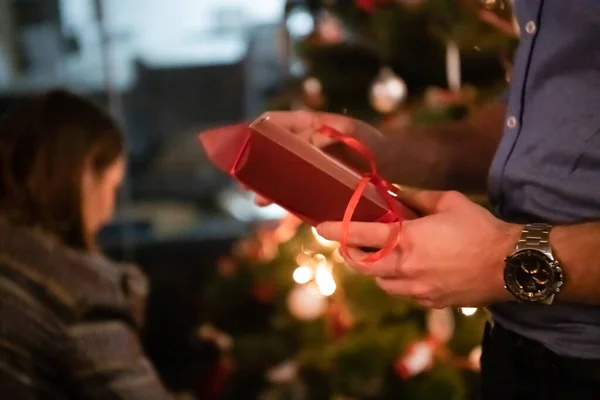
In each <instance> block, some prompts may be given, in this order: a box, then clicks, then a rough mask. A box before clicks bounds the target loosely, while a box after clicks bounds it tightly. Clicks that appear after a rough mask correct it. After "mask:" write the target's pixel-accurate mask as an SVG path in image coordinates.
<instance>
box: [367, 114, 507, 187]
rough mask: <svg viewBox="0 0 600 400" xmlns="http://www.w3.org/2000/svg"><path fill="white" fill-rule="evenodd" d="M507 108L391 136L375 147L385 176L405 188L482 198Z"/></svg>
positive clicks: (395, 133)
mask: <svg viewBox="0 0 600 400" xmlns="http://www.w3.org/2000/svg"><path fill="white" fill-rule="evenodd" d="M505 112H506V106H505V105H504V104H501V103H495V104H493V105H488V106H486V107H483V108H481V109H478V110H475V111H473V112H472V113H471V115H470V116H469V117H467V118H465V119H464V120H462V121H458V122H453V123H449V124H444V125H432V126H419V127H414V128H411V129H406V130H402V131H399V132H390V133H389V134H388V136H387V137H386V139H385V140H382V141H380V142H378V143H375V144H374V145H373V146H371V147H372V149H373V151H374V153H375V158H376V160H377V162H378V165H379V168H380V171H381V173H382V174H383V175H384V176H385V177H386V179H388V180H390V181H392V182H395V183H399V184H402V185H407V186H413V187H420V188H427V189H437V190H460V191H463V192H470V193H475V192H484V191H485V190H486V187H487V174H488V170H489V167H490V164H491V161H492V158H493V156H494V153H495V151H496V148H497V147H498V143H499V141H500V137H501V135H502V130H503V125H504V124H503V120H504V116H505Z"/></svg>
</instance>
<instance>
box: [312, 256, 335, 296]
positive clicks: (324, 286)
mask: <svg viewBox="0 0 600 400" xmlns="http://www.w3.org/2000/svg"><path fill="white" fill-rule="evenodd" d="M315 281H316V282H317V285H318V286H319V291H320V292H321V294H322V295H323V296H331V295H332V294H333V293H334V292H335V289H337V285H336V284H335V281H334V280H333V275H331V268H330V267H329V265H328V264H326V263H324V264H321V265H319V267H318V268H317V274H316V275H315Z"/></svg>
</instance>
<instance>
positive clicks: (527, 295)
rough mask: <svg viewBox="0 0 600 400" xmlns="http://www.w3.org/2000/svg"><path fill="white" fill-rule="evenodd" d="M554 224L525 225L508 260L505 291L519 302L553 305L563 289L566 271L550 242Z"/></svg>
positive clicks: (505, 270)
mask: <svg viewBox="0 0 600 400" xmlns="http://www.w3.org/2000/svg"><path fill="white" fill-rule="evenodd" d="M551 229H552V225H548V224H527V225H524V226H523V230H522V231H521V237H520V238H519V241H518V242H517V245H516V248H515V251H514V252H513V253H512V254H510V255H509V256H508V257H506V258H505V259H504V261H505V265H504V283H505V288H506V289H507V290H508V291H509V292H510V293H512V295H513V296H515V297H516V298H517V299H518V300H521V301H524V302H529V303H540V304H552V302H553V301H554V297H555V296H556V295H558V294H559V293H560V290H561V288H562V286H563V283H564V282H563V279H564V277H563V271H562V268H561V267H560V265H559V263H558V261H557V260H556V259H555V258H554V256H553V254H552V248H551V247H550V243H549V236H550V230H551Z"/></svg>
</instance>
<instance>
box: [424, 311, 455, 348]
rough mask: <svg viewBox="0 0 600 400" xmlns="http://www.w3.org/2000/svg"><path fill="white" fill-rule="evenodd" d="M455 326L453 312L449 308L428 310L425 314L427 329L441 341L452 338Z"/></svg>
mask: <svg viewBox="0 0 600 400" xmlns="http://www.w3.org/2000/svg"><path fill="white" fill-rule="evenodd" d="M455 326H456V324H455V321H454V314H453V313H452V310H451V309H450V308H444V309H441V310H435V309H434V310H430V311H429V314H428V315H427V330H428V331H429V334H430V335H431V336H432V337H433V338H435V339H436V340H438V341H439V342H441V343H448V342H449V341H450V339H452V336H453V335H454V329H455Z"/></svg>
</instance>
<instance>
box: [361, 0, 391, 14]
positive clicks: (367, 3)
mask: <svg viewBox="0 0 600 400" xmlns="http://www.w3.org/2000/svg"><path fill="white" fill-rule="evenodd" d="M388 1H389V0H356V5H357V6H358V8H360V9H361V10H363V11H366V12H368V13H370V12H373V10H375V7H377V6H378V5H380V4H384V3H387V2H388Z"/></svg>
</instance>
